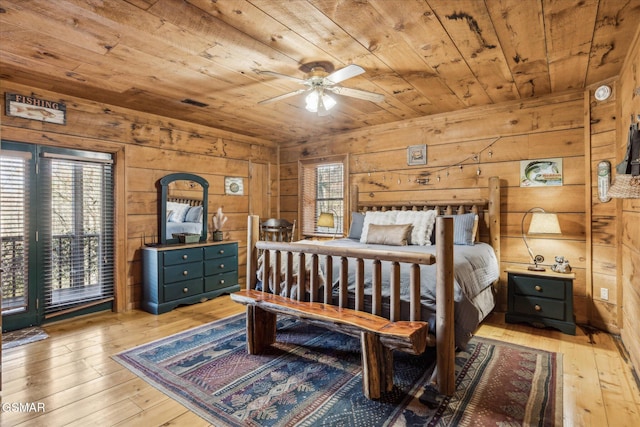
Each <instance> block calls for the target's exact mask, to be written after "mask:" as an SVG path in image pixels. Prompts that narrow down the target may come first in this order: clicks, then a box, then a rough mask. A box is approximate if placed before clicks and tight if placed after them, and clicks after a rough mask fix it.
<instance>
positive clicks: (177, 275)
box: [164, 262, 203, 283]
mask: <svg viewBox="0 0 640 427" xmlns="http://www.w3.org/2000/svg"><path fill="white" fill-rule="evenodd" d="M202 270H203V269H202V262H189V263H183V264H180V265H173V266H171V267H165V268H164V283H173V282H182V281H185V280H191V279H195V278H196V277H199V278H202Z"/></svg>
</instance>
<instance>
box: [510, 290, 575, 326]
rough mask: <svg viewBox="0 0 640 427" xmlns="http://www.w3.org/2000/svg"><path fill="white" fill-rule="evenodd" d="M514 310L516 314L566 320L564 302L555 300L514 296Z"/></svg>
mask: <svg viewBox="0 0 640 427" xmlns="http://www.w3.org/2000/svg"><path fill="white" fill-rule="evenodd" d="M514 310H515V311H516V312H517V313H520V314H524V315H529V316H539V317H545V318H548V319H556V320H566V319H565V303H564V301H559V300H555V299H547V298H536V297H530V296H523V295H516V296H515V298H514Z"/></svg>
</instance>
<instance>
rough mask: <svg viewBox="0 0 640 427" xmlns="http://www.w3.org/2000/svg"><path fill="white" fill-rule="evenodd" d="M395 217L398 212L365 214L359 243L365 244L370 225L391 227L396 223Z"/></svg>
mask: <svg viewBox="0 0 640 427" xmlns="http://www.w3.org/2000/svg"><path fill="white" fill-rule="evenodd" d="M397 216H398V211H385V212H367V213H366V214H365V216H364V225H363V226H362V234H361V235H360V242H361V243H367V234H368V233H369V225H370V224H377V225H393V224H395V223H396V217H397Z"/></svg>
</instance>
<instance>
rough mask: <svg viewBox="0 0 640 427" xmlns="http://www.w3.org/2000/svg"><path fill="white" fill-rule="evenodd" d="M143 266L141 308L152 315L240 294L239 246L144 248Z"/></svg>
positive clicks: (229, 243)
mask: <svg viewBox="0 0 640 427" xmlns="http://www.w3.org/2000/svg"><path fill="white" fill-rule="evenodd" d="M142 264H143V272H142V275H143V278H142V292H143V295H142V308H143V309H144V310H145V311H148V312H149V313H153V314H160V313H165V312H167V311H170V310H173V309H174V308H176V307H177V306H178V305H181V304H193V303H196V302H201V301H205V300H208V299H211V298H215V297H217V296H218V295H221V294H223V293H231V292H236V291H238V290H240V286H239V285H238V242H205V243H195V244H184V245H161V246H155V247H145V248H144V249H143V250H142Z"/></svg>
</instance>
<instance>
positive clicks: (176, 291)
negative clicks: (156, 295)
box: [164, 278, 202, 301]
mask: <svg viewBox="0 0 640 427" xmlns="http://www.w3.org/2000/svg"><path fill="white" fill-rule="evenodd" d="M201 293H202V279H201V278H198V279H193V280H187V281H185V282H178V283H172V284H169V285H164V300H165V301H174V300H178V299H181V298H184V297H190V296H192V295H198V294H201Z"/></svg>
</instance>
